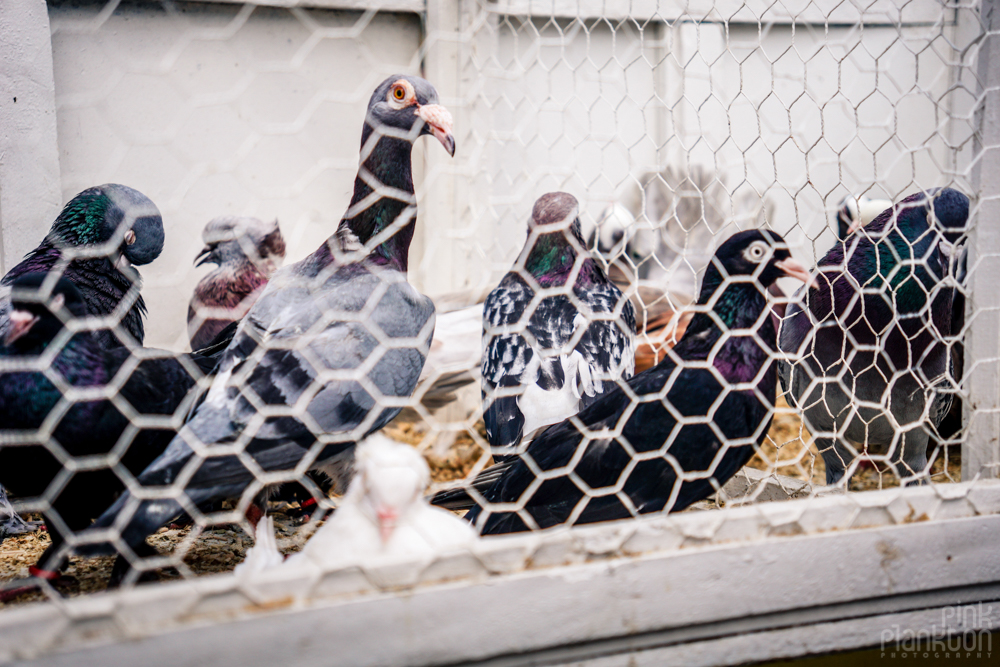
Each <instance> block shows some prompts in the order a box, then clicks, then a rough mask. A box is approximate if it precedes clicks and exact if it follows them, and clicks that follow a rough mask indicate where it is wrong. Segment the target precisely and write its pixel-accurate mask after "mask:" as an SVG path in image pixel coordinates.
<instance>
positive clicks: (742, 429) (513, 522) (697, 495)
mask: <svg viewBox="0 0 1000 667" xmlns="http://www.w3.org/2000/svg"><path fill="white" fill-rule="evenodd" d="M782 276H791V277H795V278H798V279H800V280H808V279H809V274H808V272H807V271H806V270H805V268H804V267H803V266H802V265H801V264H799V263H798V262H796V261H795V260H793V259H792V257H791V255H790V254H789V252H788V249H787V245H786V244H785V242H784V240H783V239H782V238H781V237H780V236H779V235H778V234H775V233H774V232H771V231H763V230H750V231H746V232H740V233H738V234H736V235H735V236H733V237H731V238H730V239H729V240H728V241H726V242H725V243H724V244H722V246H721V247H720V248H719V249H718V251H717V252H716V253H715V255H714V258H713V261H712V262H711V263H710V264H709V265H708V267H707V268H706V271H705V277H704V280H703V282H702V286H701V291H700V296H699V298H698V302H697V306H696V307H695V315H694V317H692V319H691V323H690V324H689V325H688V328H687V330H686V331H685V332H684V336H683V337H682V338H681V340H680V341H679V342H678V343H677V345H676V346H674V347H673V348H672V349H670V350H668V351H667V355H666V357H665V358H664V359H663V361H661V362H660V363H658V364H657V365H656V366H654V367H653V368H651V369H649V370H648V371H645V372H642V373H639V374H637V375H636V376H635V377H633V378H632V379H630V380H628V381H627V382H626V383H624V384H625V385H626V386H625V387H615V388H613V389H612V390H611V391H609V392H607V393H606V394H605V395H604V396H602V397H601V398H600V399H599V400H598V401H596V402H595V403H594V404H592V405H591V406H589V407H587V408H585V409H584V410H582V411H581V412H580V413H579V414H578V415H576V416H575V417H574V418H572V419H567V420H565V421H563V422H560V423H559V424H556V425H554V426H551V427H549V428H548V429H546V430H545V431H543V432H542V433H541V434H540V435H538V436H537V437H536V438H535V439H534V440H533V441H532V442H531V444H530V445H529V446H528V447H527V450H526V451H525V452H524V453H523V454H521V455H520V456H519V457H517V458H514V459H511V460H509V461H506V462H504V463H501V464H499V465H496V466H493V467H492V468H487V469H486V470H484V471H483V472H482V473H481V474H480V475H479V476H478V477H477V479H476V480H473V482H472V483H471V486H472V487H473V489H474V490H475V493H474V494H472V495H474V496H476V500H477V502H478V504H477V505H476V506H475V507H474V508H473V509H472V510H471V511H470V512H469V514H468V515H466V518H467V519H468V520H469V521H472V522H473V523H475V524H476V525H477V526H478V527H479V529H480V532H481V533H483V534H495V533H509V532H518V531H524V530H529V529H532V528H548V527H550V526H555V525H559V524H565V523H569V524H582V523H594V522H598V521H609V520H614V519H623V518H627V517H631V516H636V515H639V514H646V513H650V512H661V511H671V512H676V511H680V510H682V509H684V508H686V507H688V506H690V505H691V504H692V503H695V502H697V501H699V500H702V499H704V498H707V497H708V496H710V495H712V494H713V493H715V492H716V491H717V490H718V489H719V488H720V487H722V486H723V485H725V483H726V482H727V481H728V480H729V479H730V478H731V477H732V476H733V475H735V474H736V472H737V471H738V470H739V469H740V468H742V467H743V466H744V465H745V464H746V463H747V461H749V460H750V458H751V457H752V456H753V454H754V451H756V447H757V446H759V444H760V443H761V442H762V441H763V439H764V438H765V437H766V436H767V430H768V427H769V425H770V423H771V418H772V416H773V414H774V401H775V388H776V385H777V379H776V377H775V366H774V352H775V350H776V336H777V332H776V330H775V325H774V320H773V319H772V318H771V316H770V312H769V307H768V304H769V297H768V295H769V292H768V287H770V286H771V285H772V284H773V283H774V281H775V280H777V279H778V278H780V277H782ZM578 424H579V425H580V426H578ZM445 493H447V492H444V493H442V494H439V497H440V496H443V495H444V494H445ZM439 497H435V499H434V502H435V503H436V504H444V503H439V499H440V498H439Z"/></svg>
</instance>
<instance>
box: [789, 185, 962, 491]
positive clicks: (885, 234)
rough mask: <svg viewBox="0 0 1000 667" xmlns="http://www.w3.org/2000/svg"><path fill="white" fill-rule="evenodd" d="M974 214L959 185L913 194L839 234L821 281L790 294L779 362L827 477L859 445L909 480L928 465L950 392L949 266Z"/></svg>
mask: <svg viewBox="0 0 1000 667" xmlns="http://www.w3.org/2000/svg"><path fill="white" fill-rule="evenodd" d="M931 211H933V215H929V214H930V213H931ZM968 216H969V198H968V197H966V196H965V195H964V194H962V193H961V192H958V191H957V190H953V189H951V188H944V189H941V190H934V191H931V192H928V193H926V194H925V193H923V192H921V193H917V194H914V195H911V196H909V197H907V198H906V199H904V200H903V201H901V202H900V203H899V204H897V205H896V206H895V207H893V208H890V209H888V210H886V211H884V212H883V213H882V214H881V215H879V216H878V217H877V218H875V220H874V221H872V222H871V223H870V224H869V225H868V226H867V227H865V228H864V229H863V230H862V231H859V232H856V233H855V234H853V235H852V236H851V237H850V238H849V239H848V241H847V242H844V243H841V242H838V243H836V244H835V245H834V246H833V248H832V249H831V250H830V251H829V252H828V253H827V254H826V256H825V257H823V259H821V260H820V261H819V263H818V266H817V271H818V272H819V276H818V278H817V283H816V287H814V288H812V289H807V290H805V291H804V292H802V291H801V290H800V293H799V296H800V301H798V302H793V303H791V304H789V306H788V309H787V313H786V316H785V319H784V320H783V322H782V325H781V336H780V341H779V344H780V348H781V350H782V351H783V352H786V353H788V354H789V355H792V357H793V359H794V361H793V362H791V363H789V362H782V363H781V364H780V368H779V373H780V375H781V379H782V385H783V386H784V387H785V388H786V390H787V391H788V393H789V400H790V402H792V403H794V404H796V405H797V406H798V407H799V409H800V410H802V412H803V416H804V418H805V422H806V426H807V427H808V428H809V430H810V432H811V433H812V434H813V435H814V436H815V437H816V445H817V448H818V449H819V450H820V452H821V453H822V455H823V460H824V462H825V463H826V479H827V483H829V484H835V483H837V482H839V481H840V480H841V479H843V477H844V474H845V472H846V470H847V469H848V467H850V466H851V465H852V462H853V460H854V458H855V457H856V455H857V453H858V452H862V451H867V452H868V453H870V454H878V455H886V460H888V461H889V462H891V463H894V464H896V472H897V473H898V474H899V476H900V477H901V478H903V479H904V480H907V481H914V478H916V481H919V479H920V477H921V476H922V475H924V474H925V473H926V467H927V441H928V435H929V427H930V425H937V424H938V423H940V421H941V419H942V418H943V417H944V415H945V414H946V413H947V412H948V407H949V406H950V404H951V401H952V396H953V394H954V386H955V385H954V379H953V378H954V376H953V372H952V368H951V363H952V361H951V354H950V347H951V344H952V343H954V342H955V341H954V340H953V334H955V333H958V332H954V331H953V327H954V319H953V316H954V314H955V312H954V311H955V307H956V285H957V281H956V280H955V279H954V278H949V276H951V275H953V274H954V273H955V271H954V265H955V262H954V261H953V258H955V259H957V257H958V254H957V253H956V252H955V251H954V248H953V246H952V242H953V241H955V240H958V239H959V238H960V237H961V234H962V232H963V230H964V228H965V225H966V221H967V220H968ZM958 321H959V322H960V319H959V320H958ZM851 470H852V471H853V467H852V468H851Z"/></svg>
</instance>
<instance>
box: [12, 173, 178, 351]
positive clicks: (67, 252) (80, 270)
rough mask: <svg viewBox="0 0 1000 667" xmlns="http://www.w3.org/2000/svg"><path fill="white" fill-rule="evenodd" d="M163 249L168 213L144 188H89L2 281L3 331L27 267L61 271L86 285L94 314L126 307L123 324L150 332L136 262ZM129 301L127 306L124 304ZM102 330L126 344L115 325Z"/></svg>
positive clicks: (140, 334) (137, 332)
mask: <svg viewBox="0 0 1000 667" xmlns="http://www.w3.org/2000/svg"><path fill="white" fill-rule="evenodd" d="M162 250H163V219H162V218H161V217H160V211H159V210H158V209H157V208H156V205H155V204H153V202H152V201H150V200H149V198H148V197H146V196H145V195H144V194H142V193H141V192H139V191H137V190H133V189H132V188H130V187H127V186H125V185H118V184H116V183H109V184H107V185H100V186H98V187H95V188H89V189H87V190H84V191H83V192H81V193H80V194H78V195H77V196H75V197H73V199H71V200H70V201H69V203H68V204H66V206H65V207H64V208H63V210H62V212H61V213H60V214H59V217H57V218H56V220H55V222H53V223H52V228H51V229H49V233H48V234H47V235H46V236H45V238H44V239H43V240H42V242H41V243H40V244H39V245H38V247H37V248H35V249H34V250H32V251H31V252H30V253H28V255H27V256H26V257H25V258H24V260H23V261H22V262H21V263H20V264H18V265H17V266H15V267H14V268H12V269H11V270H10V271H8V272H7V275H6V276H4V278H3V280H2V281H0V284H2V285H3V286H5V287H0V290H2V292H0V334H2V333H3V332H4V330H5V327H6V318H7V316H6V310H7V308H8V307H9V300H8V297H7V296H6V293H9V286H10V284H11V283H12V282H13V281H14V279H15V278H17V277H18V276H23V275H25V274H27V273H38V272H46V271H53V270H55V271H59V272H61V275H63V276H65V277H66V278H68V279H69V280H70V281H72V282H73V284H74V285H76V287H77V288H78V289H79V290H80V293H81V294H82V295H83V299H84V302H85V303H86V304H87V311H88V312H89V313H90V314H91V315H97V316H109V315H111V314H112V313H115V312H116V311H117V312H120V313H121V314H120V315H116V318H118V317H120V322H121V329H123V330H124V332H127V333H128V334H130V335H131V337H132V338H133V339H135V341H136V342H137V343H138V344H140V345H141V344H142V341H143V338H144V330H143V322H142V320H143V317H144V316H145V314H146V304H145V302H144V301H143V300H142V296H141V295H140V294H139V290H140V288H141V287H142V279H141V277H140V276H139V272H138V271H136V270H135V268H133V266H132V265H137V266H138V265H142V264H149V263H150V262H152V261H153V260H154V259H156V258H157V257H159V256H160V252H161V251H162ZM123 303H124V304H125V305H124V306H123V305H122V304H123ZM117 321H118V320H117V319H112V318H108V327H109V328H108V329H106V330H103V331H99V332H97V333H96V335H97V337H98V339H99V340H100V342H101V345H103V346H104V347H106V348H112V347H118V346H120V345H122V344H123V343H122V341H121V339H120V338H119V337H118V336H116V335H115V333H114V331H112V330H111V326H112V325H113V324H114V323H115V322H117Z"/></svg>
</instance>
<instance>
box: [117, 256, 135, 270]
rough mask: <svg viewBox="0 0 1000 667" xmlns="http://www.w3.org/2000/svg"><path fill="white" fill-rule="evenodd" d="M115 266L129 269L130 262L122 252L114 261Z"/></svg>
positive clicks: (130, 266) (120, 268) (119, 268)
mask: <svg viewBox="0 0 1000 667" xmlns="http://www.w3.org/2000/svg"><path fill="white" fill-rule="evenodd" d="M115 268H116V269H118V270H119V271H121V270H122V269H131V268H132V262H130V261H129V259H128V257H126V256H125V255H124V254H122V255H119V256H118V260H117V261H116V262H115Z"/></svg>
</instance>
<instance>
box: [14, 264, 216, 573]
mask: <svg viewBox="0 0 1000 667" xmlns="http://www.w3.org/2000/svg"><path fill="white" fill-rule="evenodd" d="M12 287H13V292H12V296H13V301H12V304H11V311H10V326H9V327H8V330H7V333H6V336H5V337H4V341H3V343H4V347H3V348H0V424H2V425H3V428H2V430H0V445H2V446H0V483H3V485H4V486H6V487H7V488H8V489H10V491H11V493H14V494H16V495H17V496H18V497H19V498H20V499H21V500H29V501H30V499H33V498H34V499H40V500H42V501H45V502H47V503H50V504H51V506H50V507H49V508H48V509H43V514H44V516H45V522H46V525H47V527H48V530H49V534H50V535H51V536H52V545H51V546H50V547H49V548H48V549H47V550H46V551H45V553H44V554H43V555H42V556H41V557H40V558H39V559H38V563H37V564H36V566H35V567H32V568H31V572H32V574H33V575H34V576H38V577H43V578H46V579H54V578H56V577H57V576H58V570H59V569H60V568H61V566H62V565H64V564H65V556H66V553H65V549H63V548H62V545H63V542H64V540H65V535H66V532H67V531H79V530H82V529H84V528H86V527H88V526H89V525H90V523H91V521H93V520H94V519H95V518H97V517H98V516H99V515H100V514H101V513H102V512H103V511H104V510H106V509H107V508H108V507H110V506H111V504H112V503H113V502H114V500H115V498H116V497H117V496H118V494H119V493H121V492H122V490H123V489H124V488H125V485H124V483H123V481H122V479H120V478H119V476H118V474H117V473H116V472H115V471H114V470H112V469H111V467H109V466H108V465H97V466H95V465H94V461H90V462H89V464H88V465H87V469H85V470H82V471H76V472H72V473H68V477H63V476H64V475H67V471H64V465H63V462H61V461H60V459H59V457H60V456H68V457H90V456H95V455H103V454H108V453H109V452H113V459H112V461H111V462H114V461H118V462H119V463H120V464H121V465H122V466H124V468H125V469H127V470H128V471H129V472H130V473H131V474H132V475H138V474H139V473H140V472H142V470H143V469H145V467H146V466H148V465H149V464H150V463H151V462H152V461H153V460H154V459H155V458H156V457H157V456H159V455H160V454H161V453H162V452H163V450H164V448H166V446H167V444H168V443H169V442H170V440H171V439H172V438H173V437H174V435H176V428H171V426H170V418H171V417H174V416H175V414H176V417H177V418H181V417H183V415H184V414H185V413H186V411H187V410H188V409H190V406H191V404H192V403H193V400H194V398H195V392H191V395H190V396H189V390H191V389H192V387H194V386H195V382H196V380H195V378H196V377H200V376H201V374H202V373H207V372H209V371H210V370H211V368H212V367H213V366H214V361H211V360H207V359H201V358H197V357H193V356H188V355H180V356H179V357H177V356H175V355H173V354H172V353H167V352H162V351H158V350H143V351H142V353H141V354H140V355H139V356H138V357H137V358H136V359H133V360H131V361H130V357H131V356H132V354H133V353H132V352H130V351H129V350H128V349H127V348H124V347H118V348H115V349H112V350H106V349H104V348H102V347H101V345H100V343H99V341H98V339H97V337H96V336H94V335H92V334H91V332H89V331H86V330H82V331H79V332H77V333H75V334H73V333H71V331H72V330H66V327H65V325H64V324H63V321H64V319H63V318H71V317H72V318H83V317H86V316H87V314H88V313H87V304H86V302H85V301H84V298H83V296H82V294H81V293H80V291H79V290H78V289H77V288H76V287H75V286H74V285H73V283H72V282H70V281H69V280H68V279H66V278H60V279H58V281H56V280H55V279H54V277H52V278H48V279H47V274H43V273H32V274H27V275H24V276H21V277H19V278H18V279H17V280H15V281H14V283H13V286H12ZM53 345H55V346H58V348H57V349H58V351H57V352H55V353H54V354H49V352H50V350H51V349H52V346H53ZM39 357H42V358H43V363H44V364H45V366H46V367H47V368H48V369H50V375H46V374H44V373H42V372H40V371H38V370H36V368H37V367H38V361H39ZM126 362H128V363H126ZM119 374H122V375H123V378H118V377H117V376H118V375H119ZM121 379H124V382H122V383H121V386H120V389H115V390H114V391H113V392H112V393H113V394H115V395H116V398H115V400H114V401H110V400H107V399H103V398H99V397H86V398H85V399H77V400H74V401H73V402H72V403H70V405H69V406H68V408H67V409H66V411H65V413H62V414H60V413H59V411H58V410H57V409H56V408H57V406H58V405H59V403H60V401H62V400H63V397H64V391H63V390H62V389H61V388H60V386H61V385H63V384H65V386H68V387H72V388H74V389H78V390H80V389H90V390H99V389H101V388H103V387H105V386H106V385H115V386H117V383H118V382H119V381H120V380H121ZM69 398H70V397H69V396H68V395H67V399H69ZM185 399H187V400H185ZM60 409H61V408H60ZM132 411H134V413H135V414H136V415H138V416H139V417H140V418H144V419H147V420H148V419H149V418H150V417H154V418H155V416H160V417H159V420H158V422H159V423H158V424H156V425H153V424H142V425H141V426H142V428H141V430H139V431H138V432H137V433H135V434H134V435H131V434H130V435H127V436H126V438H127V439H126V440H123V441H122V442H119V438H121V437H122V434H123V433H126V429H127V427H128V426H129V419H128V416H129V412H132ZM57 414H58V415H59V416H58V417H55V415H57ZM50 415H52V417H50ZM47 418H48V419H49V423H46V420H47ZM53 418H54V421H52V420H53ZM174 423H175V424H176V423H177V422H176V421H175V422H174ZM137 425H139V424H137ZM36 432H37V433H38V436H37V437H36V438H30V434H32V433H36ZM25 436H28V437H29V442H25ZM30 440H35V442H38V440H41V441H42V443H44V444H31V443H30ZM60 452H62V453H63V454H60Z"/></svg>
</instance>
